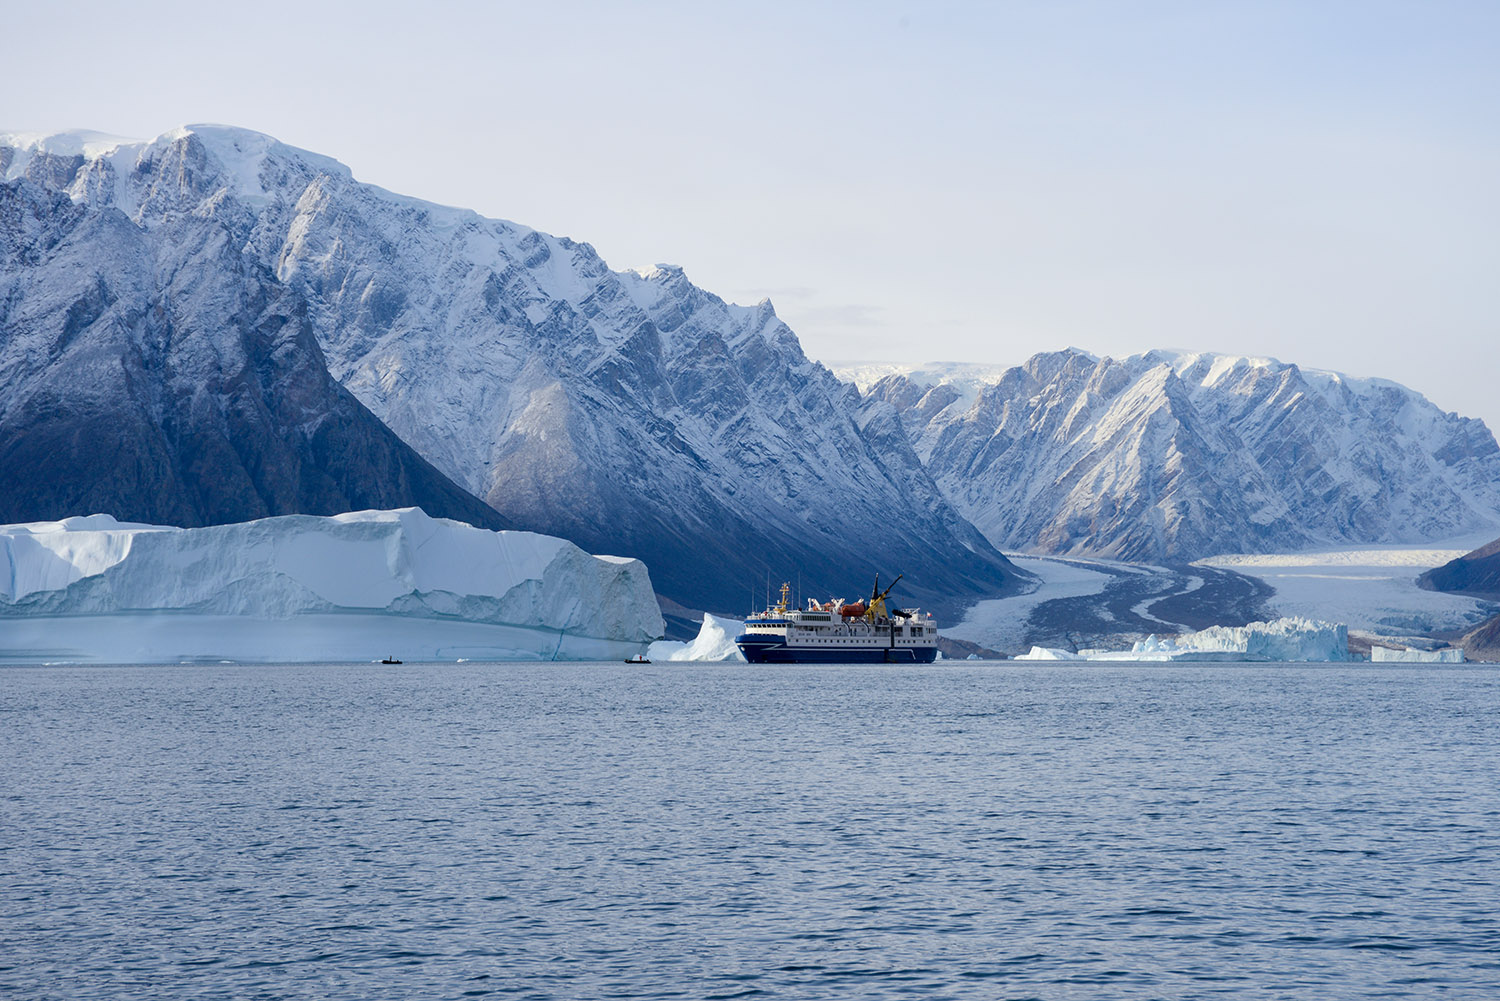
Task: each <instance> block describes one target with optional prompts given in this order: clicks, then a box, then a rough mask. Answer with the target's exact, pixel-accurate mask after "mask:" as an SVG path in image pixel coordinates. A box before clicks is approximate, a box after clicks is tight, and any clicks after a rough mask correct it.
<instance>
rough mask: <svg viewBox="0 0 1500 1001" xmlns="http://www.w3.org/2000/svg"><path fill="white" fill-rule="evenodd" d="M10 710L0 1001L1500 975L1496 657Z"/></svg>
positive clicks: (597, 994) (1395, 990)
mask: <svg viewBox="0 0 1500 1001" xmlns="http://www.w3.org/2000/svg"><path fill="white" fill-rule="evenodd" d="M0 718H3V719H5V721H6V725H5V727H3V728H0V761H4V762H5V763H6V767H5V768H4V769H3V770H0V811H3V812H0V943H3V946H0V994H14V995H15V996H18V997H26V998H35V999H40V1001H48V999H63V998H69V999H72V998H82V999H88V998H159V997H174V998H175V997H181V998H207V999H213V998H244V997H257V998H326V997H394V996H399V997H403V998H407V997H409V998H451V997H487V996H496V997H515V998H534V999H552V998H557V999H568V998H671V997H684V998H755V997H774V998H796V999H804V998H806V999H817V998H847V997H849V996H857V997H861V998H912V997H933V998H991V997H1007V998H1026V997H1037V998H1056V997H1068V998H1111V999H1114V998H1125V999H1130V998H1141V999H1144V998H1162V997H1206V996H1213V997H1228V998H1235V997H1244V998H1250V997H1254V998H1279V997H1285V998H1303V997H1341V998H1343V997H1377V996H1378V997H1406V998H1422V997H1437V996H1442V997H1445V998H1470V997H1471V998H1482V997H1491V996H1495V993H1496V991H1495V988H1496V985H1497V983H1500V961H1497V960H1496V959H1495V957H1496V956H1497V955H1500V915H1497V910H1500V909H1497V907H1496V902H1497V900H1500V892H1497V890H1500V877H1497V873H1500V825H1497V824H1496V819H1497V818H1500V753H1497V750H1500V748H1497V746H1496V744H1497V733H1500V728H1497V726H1496V724H1497V722H1500V674H1497V673H1496V672H1494V671H1493V670H1490V669H1486V668H1480V667H1465V668H1462V669H1460V668H1444V669H1441V670H1424V671H1411V670H1406V669H1398V668H1377V667H1373V666H1362V667H1359V666H1350V667H1306V666H1248V665H1213V666H1185V665H1171V666H1153V667H1150V668H1139V667H1131V666H1120V667H1099V666H1095V667H1091V668H1090V669H1088V670H1082V669H1079V668H1077V667H1066V666H1052V667H1048V666H1045V665H1040V666H1024V667H1023V666H1020V665H1000V666H997V665H987V666H980V667H974V666H966V665H965V666H945V665H938V666H936V667H933V668H926V669H921V670H916V669H913V670H907V669H900V668H874V669H864V668H827V669H820V668H775V669H771V668H764V667H751V666H738V667H736V666H721V667H714V668H702V667H695V666H686V665H671V666H659V667H652V668H649V669H640V668H623V667H621V666H619V665H481V664H465V665H461V666H458V667H454V666H451V665H450V666H445V667H431V668H427V667H413V668H410V669H405V670H401V671H389V672H370V671H369V670H368V667H367V666H365V667H358V666H338V665H334V666H326V665H325V666H308V667H277V668H255V667H243V668H241V667H225V668H201V667H194V668H176V667H159V668H135V667H132V668H91V669H71V668H50V669H45V670H41V669H18V668H6V669H0Z"/></svg>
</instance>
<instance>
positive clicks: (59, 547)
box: [0, 508, 663, 663]
mask: <svg viewBox="0 0 1500 1001" xmlns="http://www.w3.org/2000/svg"><path fill="white" fill-rule="evenodd" d="M662 629H663V623H662V618H661V611H660V607H659V606H658V604H657V601H656V597H655V594H654V593H653V590H652V586H651V579H650V576H649V575H648V573H647V571H646V566H645V564H643V563H641V562H640V561H639V560H633V559H624V558H620V557H612V556H590V555H589V554H588V553H585V552H584V551H583V550H581V549H579V548H578V547H577V546H575V545H573V544H572V543H570V542H567V541H565V540H563V539H557V538H553V537H551V536H546V535H537V534H535V533H532V532H491V531H487V530H484V529H479V528H474V527H472V526H470V525H466V524H463V523H461V522H456V521H448V520H445V519H438V518H431V517H428V516H427V515H426V514H425V513H423V512H422V511H421V510H420V509H418V508H405V509H402V510H397V511H358V512H352V513H349V514H342V515H336V516H333V517H327V518H323V517H313V516H309V515H290V516H286V517H279V518H266V519H262V520H260V521H251V522H244V523H241V524H235V525H220V526H215V527H210V528H190V529H183V528H166V527H162V526H155V525H136V524H126V523H122V522H118V521H116V520H115V519H114V518H111V517H109V516H107V515H93V516H90V517H87V518H68V519H65V520H63V521H58V522H39V523H33V524H27V525H7V526H3V527H0V660H5V661H12V662H44V661H45V662H51V661H68V662H104V663H153V662H178V661H184V660H190V661H204V662H212V661H219V660H229V661H262V662H288V661H351V660H352V661H361V660H373V659H379V658H381V657H394V658H398V659H401V660H404V661H418V660H449V661H452V660H459V659H467V660H596V659H607V660H614V659H617V658H623V657H628V656H630V655H632V654H636V653H639V652H641V651H642V650H644V649H645V648H646V644H648V643H650V642H651V641H652V640H653V639H655V638H657V637H659V636H660V635H661V634H662Z"/></svg>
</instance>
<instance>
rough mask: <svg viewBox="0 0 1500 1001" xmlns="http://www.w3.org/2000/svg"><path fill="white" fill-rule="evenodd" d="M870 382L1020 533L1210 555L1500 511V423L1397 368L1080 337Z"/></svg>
mask: <svg viewBox="0 0 1500 1001" xmlns="http://www.w3.org/2000/svg"><path fill="white" fill-rule="evenodd" d="M871 374H875V375H878V374H879V373H866V378H868V376H869V375H871ZM848 375H849V376H850V377H851V378H855V377H858V376H860V375H861V373H860V372H858V371H850V372H849V373H848ZM865 388H866V389H867V391H868V395H869V397H870V398H872V399H876V400H880V401H884V402H888V403H890V404H891V405H892V406H894V407H895V408H896V409H897V410H898V411H900V413H901V417H902V421H903V424H904V426H905V427H906V430H907V432H908V434H909V435H910V437H911V440H912V443H913V445H914V446H915V448H916V450H917V453H918V455H919V456H921V458H922V460H923V461H924V462H925V463H926V465H927V468H928V471H929V472H930V473H932V475H933V478H934V479H935V480H936V481H937V482H938V484H939V485H940V486H941V487H942V488H943V490H944V491H945V492H946V493H947V495H948V498H949V499H950V500H951V501H952V502H953V504H954V506H955V507H957V508H958V509H959V511H960V512H962V513H963V514H964V515H965V516H966V517H968V518H969V519H970V520H971V521H972V522H973V523H974V524H975V525H976V526H978V528H979V529H980V530H981V531H982V532H984V533H985V535H986V536H987V537H988V538H989V539H990V541H991V542H993V543H994V544H995V545H997V546H1000V547H1002V548H1006V549H1010V550H1025V551H1034V552H1047V553H1089V554H1094V555H1100V556H1111V557H1115V558H1119V559H1126V560H1156V559H1186V560H1190V559H1197V558H1201V557H1206V556H1210V555H1214V554H1218V553H1226V552H1247V553H1253V552H1276V551H1280V552H1286V551H1294V550H1298V549H1304V548H1311V547H1331V546H1346V545H1364V544H1372V543H1416V542H1427V541H1433V540H1440V539H1449V538H1453V537H1456V536H1460V535H1466V534H1468V535H1472V534H1477V533H1479V532H1483V531H1485V530H1486V529H1487V528H1490V527H1495V526H1500V448H1497V446H1496V442H1495V437H1494V435H1493V434H1491V433H1490V431H1489V429H1488V428H1486V427H1485V425H1484V423H1483V422H1481V421H1478V420H1473V419H1468V418H1462V417H1458V416H1457V415H1455V414H1449V413H1444V412H1443V411H1441V410H1439V409H1438V408H1437V407H1435V406H1434V405H1433V404H1432V403H1431V402H1429V401H1428V400H1427V399H1425V398H1424V397H1422V396H1421V395H1420V394H1418V393H1415V392H1413V391H1411V390H1409V389H1407V388H1405V387H1403V386H1400V385H1397V384H1396V383H1394V382H1388V381H1385V380H1381V379H1352V378H1348V377H1346V376H1342V375H1339V374H1337V373H1333V372H1320V371H1313V370H1307V369H1301V368H1299V367H1298V366H1296V365H1289V364H1283V363H1281V362H1278V361H1274V360H1272V359H1264V358H1245V357H1234V356H1225V355H1215V354H1190V353H1175V352H1164V351H1153V352H1149V353H1147V354H1144V355H1136V356H1132V357H1129V358H1124V359H1119V360H1116V359H1112V358H1095V357H1094V356H1092V355H1089V354H1087V353H1085V352H1082V351H1078V350H1076V349H1069V350H1066V351H1060V352H1054V353H1048V354H1039V355H1036V356H1035V357H1033V358H1031V359H1030V360H1029V361H1027V362H1026V363H1025V364H1024V365H1021V366H1019V367H1017V368H1013V369H1010V370H1008V371H1005V372H1004V373H1002V374H1000V375H998V376H995V375H994V374H993V373H987V372H978V373H976V372H974V371H972V370H965V369H963V368H962V367H953V366H949V367H939V368H937V369H931V370H918V369H913V370H912V371H911V372H910V373H909V374H904V373H893V374H889V375H886V376H885V377H884V378H880V379H879V380H878V381H876V382H874V383H873V384H869V383H867V384H866V387H865Z"/></svg>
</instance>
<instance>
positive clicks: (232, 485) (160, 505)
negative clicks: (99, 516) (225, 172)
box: [0, 139, 504, 528]
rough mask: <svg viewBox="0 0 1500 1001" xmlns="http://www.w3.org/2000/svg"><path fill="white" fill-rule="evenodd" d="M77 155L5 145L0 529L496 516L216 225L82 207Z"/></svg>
mask: <svg viewBox="0 0 1500 1001" xmlns="http://www.w3.org/2000/svg"><path fill="white" fill-rule="evenodd" d="M64 149H65V150H66V149H67V147H66V146H64ZM84 163H85V161H84V158H83V156H82V154H81V153H73V154H71V155H67V154H64V153H58V154H52V155H36V151H35V149H34V148H22V149H20V150H18V149H17V147H15V146H13V145H7V144H6V142H5V141H4V140H3V139H0V168H3V170H0V172H3V174H4V177H5V181H6V183H4V184H0V522H14V521H35V520H42V519H53V518H58V517H64V516H68V515H76V514H89V513H97V512H107V513H110V514H114V515H116V516H118V517H120V518H124V519H129V520H133V521H148V522H156V523H165V524H175V525H183V526H198V525H207V524H216V523H223V522H233V521H244V520H247V519H251V518H259V517H264V516H266V515H275V514H288V513H307V514H336V513H338V512H341V511H348V510H351V509H362V508H370V507H382V508H383V507H399V506H410V505H420V506H421V507H423V508H424V509H425V510H427V511H428V512H430V513H432V514H434V515H439V516H448V517H453V518H458V519H462V520H464V521H468V522H471V523H474V524H477V525H482V526H485V527H489V528H501V527H504V522H503V519H501V518H500V517H499V516H498V515H497V514H496V513H495V512H494V511H492V510H490V509H489V508H486V507H485V506H484V505H483V504H481V503H479V502H478V501H477V500H476V499H475V498H474V497H472V496H470V495H469V494H467V493H466V492H465V491H464V490H462V489H461V488H459V487H458V486H457V485H455V484H454V483H453V482H452V481H451V480H449V479H448V478H447V477H445V476H444V475H443V474H442V473H440V472H438V471H437V469H435V468H434V467H433V466H432V465H431V464H429V463H427V462H426V461H424V460H423V459H422V458H421V457H420V456H419V455H418V454H417V453H416V452H415V451H413V450H412V449H411V448H410V447H409V446H407V445H406V444H404V443H403V442H402V441H401V440H400V439H399V438H398V437H397V436H396V435H395V434H394V433H392V432H391V431H390V429H388V428H387V427H385V426H384V425H383V424H381V422H380V421H379V420H378V419H377V418H376V417H375V416H374V415H373V414H371V413H370V412H369V410H368V409H366V408H365V407H364V406H363V405H362V404H360V403H359V401H358V400H356V399H355V398H354V397H353V396H352V395H351V394H350V393H349V392H348V391H347V390H345V389H343V388H342V387H341V386H339V384H338V383H337V382H336V381H335V380H334V379H333V378H332V377H331V376H330V375H329V373H328V371H327V367H326V365H325V363H324V360H323V355H322V352H321V351H320V349H319V347H318V344H317V341H316V339H315V338H314V336H313V330H312V325H311V322H310V320H309V313H310V310H309V309H308V305H307V302H306V300H305V299H304V298H302V297H301V295H300V294H299V293H297V292H296V291H295V290H293V289H290V288H288V287H287V286H286V285H285V284H283V283H282V282H280V281H278V280H277V279H276V276H275V274H274V273H273V272H272V271H271V270H270V269H268V268H266V267H264V266H262V265H260V264H259V263H258V262H257V261H255V260H254V258H252V257H249V256H247V255H245V254H243V253H241V251H240V249H239V247H238V246H237V245H236V244H235V243H234V241H232V240H231V239H228V238H227V234H226V233H225V231H224V229H223V227H219V226H215V225H212V224H211V223H207V222H205V221H204V220H202V219H199V218H195V217H193V216H191V215H183V214H173V215H168V216H164V217H162V218H160V219H157V220H156V221H155V222H154V224H153V225H152V226H150V227H145V226H142V225H139V224H138V223H137V222H136V221H135V220H132V219H131V218H130V217H129V216H128V215H126V214H125V213H123V212H120V211H116V210H115V209H113V208H108V207H102V208H101V207H95V206H92V205H91V204H89V202H88V199H86V198H85V199H81V200H80V201H77V202H75V200H74V199H72V198H70V197H69V195H68V194H67V193H65V192H64V191H63V190H61V188H62V186H63V185H64V184H65V183H71V182H72V181H73V180H77V179H83V180H87V179H89V178H91V177H93V176H94V175H93V174H92V173H90V171H89V170H88V169H87V168H85V167H84Z"/></svg>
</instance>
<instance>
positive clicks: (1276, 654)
mask: <svg viewBox="0 0 1500 1001" xmlns="http://www.w3.org/2000/svg"><path fill="white" fill-rule="evenodd" d="M1016 659H1017V660H1114V661H1172V660H1189V661H1247V660H1248V661H1276V662H1297V661H1343V660H1348V659H1349V629H1348V627H1347V626H1344V625H1342V624H1337V625H1336V624H1333V623H1328V622H1316V621H1313V620H1311V619H1301V618H1291V619H1277V620H1276V621H1275V622H1252V623H1250V624H1249V625H1245V626H1211V627H1209V628H1208V629H1204V630H1202V631H1201V632H1196V633H1188V634H1186V635H1183V636H1173V637H1166V638H1159V637H1156V636H1148V637H1146V639H1144V640H1141V641H1140V642H1138V643H1136V644H1135V645H1134V646H1133V647H1132V648H1131V649H1129V650H1080V651H1079V652H1077V653H1072V652H1070V651H1067V650H1050V649H1047V648H1045V647H1032V648H1031V652H1030V653H1025V654H1021V655H1020V656H1019V657H1017V658H1016Z"/></svg>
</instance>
